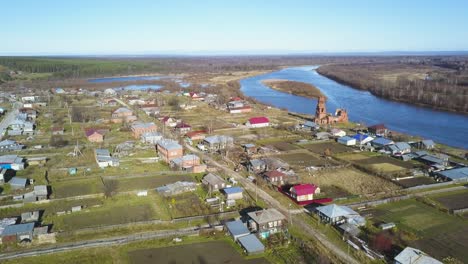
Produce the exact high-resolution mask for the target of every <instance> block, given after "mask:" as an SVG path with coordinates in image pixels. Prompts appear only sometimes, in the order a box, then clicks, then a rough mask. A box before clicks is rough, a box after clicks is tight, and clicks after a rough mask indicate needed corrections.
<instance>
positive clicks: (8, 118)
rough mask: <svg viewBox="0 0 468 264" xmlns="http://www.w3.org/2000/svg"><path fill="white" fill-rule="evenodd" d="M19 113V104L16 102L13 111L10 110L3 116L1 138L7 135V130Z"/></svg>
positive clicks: (0, 123) (0, 126)
mask: <svg viewBox="0 0 468 264" xmlns="http://www.w3.org/2000/svg"><path fill="white" fill-rule="evenodd" d="M17 115H18V106H17V104H16V103H15V104H14V107H13V109H12V110H11V111H8V112H7V114H6V115H5V117H3V119H2V121H1V122H0V139H2V138H3V136H4V135H5V132H6V130H7V128H8V126H9V125H10V123H11V122H13V120H15V117H16V116H17Z"/></svg>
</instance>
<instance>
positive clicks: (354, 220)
mask: <svg viewBox="0 0 468 264" xmlns="http://www.w3.org/2000/svg"><path fill="white" fill-rule="evenodd" d="M316 210H317V214H318V215H319V217H320V220H321V221H322V222H325V223H328V224H332V225H340V224H343V223H350V224H353V225H357V226H362V225H364V224H365V219H364V218H363V217H362V216H360V215H359V214H358V213H356V212H355V211H353V210H352V209H351V208H349V207H348V206H344V205H337V204H330V205H325V206H319V207H317V209H316Z"/></svg>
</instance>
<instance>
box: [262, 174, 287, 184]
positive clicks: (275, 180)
mask: <svg viewBox="0 0 468 264" xmlns="http://www.w3.org/2000/svg"><path fill="white" fill-rule="evenodd" d="M263 178H264V179H265V180H266V181H268V182H270V183H272V184H279V185H282V184H283V183H284V180H285V179H286V174H284V173H283V172H281V171H278V170H272V171H267V172H265V173H264V174H263Z"/></svg>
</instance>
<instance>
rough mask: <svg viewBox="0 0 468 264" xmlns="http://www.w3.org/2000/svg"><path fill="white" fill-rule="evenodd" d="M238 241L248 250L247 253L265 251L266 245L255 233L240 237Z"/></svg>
mask: <svg viewBox="0 0 468 264" xmlns="http://www.w3.org/2000/svg"><path fill="white" fill-rule="evenodd" d="M238 241H239V244H240V245H241V246H242V248H243V249H244V250H245V251H246V252H247V255H252V254H259V253H262V252H264V251H265V246H264V245H263V244H262V242H260V240H258V238H257V237H256V236H255V235H254V234H250V235H246V236H243V237H240V238H239V239H238Z"/></svg>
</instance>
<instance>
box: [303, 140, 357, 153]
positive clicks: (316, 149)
mask: <svg viewBox="0 0 468 264" xmlns="http://www.w3.org/2000/svg"><path fill="white" fill-rule="evenodd" d="M301 146H302V147H303V148H306V149H308V150H309V151H311V152H313V153H316V154H320V155H323V154H324V152H325V150H326V149H330V151H331V154H332V155H335V154H339V153H343V152H351V151H352V150H353V149H352V148H350V147H346V146H344V145H341V144H338V143H336V142H333V141H330V142H321V143H312V144H304V145H301Z"/></svg>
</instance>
